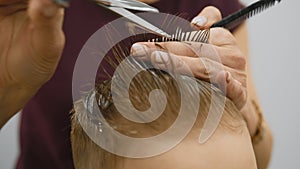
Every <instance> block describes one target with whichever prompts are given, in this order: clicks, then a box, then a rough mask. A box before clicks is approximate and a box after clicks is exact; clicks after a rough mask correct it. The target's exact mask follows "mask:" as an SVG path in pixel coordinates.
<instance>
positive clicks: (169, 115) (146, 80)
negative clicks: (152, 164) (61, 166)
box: [71, 60, 245, 169]
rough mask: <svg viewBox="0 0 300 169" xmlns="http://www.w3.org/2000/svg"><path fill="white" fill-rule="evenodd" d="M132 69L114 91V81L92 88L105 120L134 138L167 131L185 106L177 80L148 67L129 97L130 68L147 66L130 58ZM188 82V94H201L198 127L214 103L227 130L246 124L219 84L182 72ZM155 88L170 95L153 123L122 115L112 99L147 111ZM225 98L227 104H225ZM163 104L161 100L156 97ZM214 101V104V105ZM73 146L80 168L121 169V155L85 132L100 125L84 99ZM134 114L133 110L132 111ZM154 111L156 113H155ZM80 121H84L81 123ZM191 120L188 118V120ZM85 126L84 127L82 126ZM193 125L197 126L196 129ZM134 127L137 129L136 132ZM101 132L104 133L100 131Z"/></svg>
mask: <svg viewBox="0 0 300 169" xmlns="http://www.w3.org/2000/svg"><path fill="white" fill-rule="evenodd" d="M128 65H129V68H128V67H126V68H123V70H122V71H121V73H119V74H118V75H115V77H117V78H119V79H118V81H119V82H120V83H119V85H117V86H116V87H115V88H114V89H115V90H114V91H111V83H112V80H108V81H105V82H102V83H101V84H99V85H97V87H96V90H95V91H92V92H94V93H95V98H96V100H97V101H96V102H97V103H98V105H97V106H98V107H99V109H100V110H101V112H102V114H103V116H104V118H105V120H106V121H107V122H108V123H109V124H110V125H111V126H114V128H115V129H116V130H117V131H118V132H120V133H122V134H124V135H127V136H130V137H137V138H139V137H142V138H144V137H149V136H153V135H157V134H159V133H161V132H163V131H165V130H166V129H167V128H168V127H170V126H171V125H172V123H173V122H174V121H175V120H176V117H177V115H178V110H179V108H180V106H181V100H180V92H181V91H180V90H179V87H178V84H177V83H176V80H175V79H174V78H173V76H171V75H170V74H169V73H167V72H165V71H162V70H157V69H153V68H151V69H147V70H146V69H144V70H143V71H141V72H140V73H138V74H137V75H136V76H135V77H134V78H133V79H132V81H131V83H130V87H129V90H128V91H127V92H128V93H129V97H130V98H126V97H125V96H126V94H125V93H124V90H123V89H124V85H122V83H123V82H124V81H125V80H124V78H126V72H128V69H137V68H145V64H144V63H140V62H137V61H135V60H130V61H129V62H128ZM179 76H180V77H181V79H182V80H183V82H184V85H185V87H187V89H188V91H187V92H188V95H190V96H191V98H190V99H193V98H192V96H193V95H194V94H195V93H197V94H199V96H200V103H198V104H199V111H198V117H197V120H196V123H195V124H194V128H195V127H197V128H201V127H202V126H203V123H204V121H205V119H206V117H207V115H208V112H209V108H210V106H214V107H215V108H216V109H215V110H219V111H223V116H222V119H221V122H220V125H219V127H221V128H223V129H225V130H226V131H233V132H236V131H238V130H239V128H241V127H242V126H245V123H244V121H243V118H242V115H241V113H240V112H239V111H238V110H237V108H236V107H235V105H234V104H233V103H232V102H231V101H230V100H229V99H227V98H226V97H225V96H224V94H223V93H222V92H221V91H220V90H219V89H218V88H216V87H214V86H213V85H211V84H210V83H208V82H205V81H201V80H198V79H194V78H193V77H187V76H183V75H179ZM190 81H196V82H197V83H196V85H192V83H190ZM154 89H161V90H162V91H163V92H164V93H165V95H166V98H167V104H166V107H165V109H164V112H163V113H162V115H161V116H160V117H159V118H157V119H156V120H154V121H152V122H147V123H135V122H132V121H129V120H127V119H126V118H124V117H123V116H122V115H120V112H119V110H120V109H117V108H116V106H115V104H114V102H113V101H112V99H111V95H112V92H113V94H114V95H115V96H116V97H117V98H118V99H119V100H123V99H130V101H131V103H132V105H133V106H134V107H135V108H136V109H137V110H140V111H145V110H147V109H149V107H150V106H151V105H150V103H149V100H148V98H149V93H150V92H151V91H152V90H154ZM212 95H216V96H217V97H216V100H214V101H213V102H212V101H211V96H212ZM224 99H225V106H224V107H223V106H222V105H223V104H221V102H222V101H224ZM156 102H157V103H155V104H159V103H160V100H156ZM211 104H212V105H211ZM189 106H190V108H193V107H195V106H196V105H193V104H192V102H191V104H190V105H189ZM121 110H122V111H126V110H128V105H127V104H122V106H121ZM72 113H73V118H72V132H71V140H72V149H73V159H74V165H75V168H76V169H94V168H97V169H117V168H119V167H120V166H121V165H122V163H121V162H122V159H123V158H124V157H120V156H118V155H115V154H112V153H110V152H107V151H106V150H104V149H102V148H101V147H99V146H98V145H97V144H95V143H94V142H93V141H92V139H90V138H89V136H88V135H87V134H86V132H85V131H84V129H83V127H87V128H92V129H93V130H94V132H95V133H97V132H98V133H99V128H97V127H95V125H97V123H94V122H93V121H91V120H90V118H89V113H90V112H88V111H86V107H85V106H84V104H83V103H82V102H78V103H77V104H75V110H74V111H73V112H72ZM128 113H130V112H128ZM153 113H154V112H153ZM79 121H81V122H83V123H80V122H79ZM187 123H188V121H187ZM82 125H84V126H82ZM194 128H193V129H194ZM133 130H134V132H133ZM100 135H101V133H100ZM107 144H113V140H109V138H108V141H107Z"/></svg>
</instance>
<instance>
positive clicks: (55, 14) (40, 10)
mask: <svg viewBox="0 0 300 169" xmlns="http://www.w3.org/2000/svg"><path fill="white" fill-rule="evenodd" d="M28 15H29V18H30V21H31V23H32V25H34V26H35V27H39V28H44V29H45V28H47V27H49V29H52V28H53V27H57V25H61V21H62V17H63V8H61V7H60V6H58V5H57V4H56V3H54V2H53V1H52V0H30V2H29V8H28Z"/></svg>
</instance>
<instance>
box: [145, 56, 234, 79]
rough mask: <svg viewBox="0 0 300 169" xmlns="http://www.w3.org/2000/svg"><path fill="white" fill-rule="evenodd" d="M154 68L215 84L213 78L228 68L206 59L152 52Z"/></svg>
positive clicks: (151, 58)
mask: <svg viewBox="0 0 300 169" xmlns="http://www.w3.org/2000/svg"><path fill="white" fill-rule="evenodd" d="M150 60H151V63H152V64H153V65H154V67H156V68H159V69H163V70H169V71H176V72H177V73H179V74H184V75H188V76H194V77H196V78H199V79H202V80H206V81H208V82H212V83H214V82H215V77H214V76H216V75H217V73H218V72H220V71H223V70H224V69H225V70H227V71H229V70H228V68H226V67H224V66H223V65H222V64H220V63H218V62H215V61H213V60H210V59H207V58H192V57H188V56H182V55H181V56H179V55H176V54H174V53H170V52H165V51H154V52H153V53H152V54H151V57H150Z"/></svg>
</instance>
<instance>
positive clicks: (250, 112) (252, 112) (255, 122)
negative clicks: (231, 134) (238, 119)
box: [241, 98, 260, 137]
mask: <svg viewBox="0 0 300 169" xmlns="http://www.w3.org/2000/svg"><path fill="white" fill-rule="evenodd" d="M253 102H254V101H252V100H251V99H250V98H249V99H247V101H246V104H245V105H244V107H243V108H242V109H241V112H242V114H243V117H244V119H245V121H246V123H247V128H248V130H249V133H250V136H251V137H253V136H254V135H255V134H256V133H257V130H258V128H259V125H260V124H259V123H260V117H259V114H258V113H257V112H256V111H257V110H256V109H257V108H256V107H254V105H253Z"/></svg>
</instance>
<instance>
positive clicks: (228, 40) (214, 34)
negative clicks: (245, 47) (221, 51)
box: [210, 28, 237, 45]
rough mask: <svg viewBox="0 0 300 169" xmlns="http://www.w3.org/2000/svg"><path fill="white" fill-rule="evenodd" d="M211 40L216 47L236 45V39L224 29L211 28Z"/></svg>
mask: <svg viewBox="0 0 300 169" xmlns="http://www.w3.org/2000/svg"><path fill="white" fill-rule="evenodd" d="M210 38H211V40H212V43H213V44H216V45H236V44H237V42H236V39H235V37H234V36H233V35H232V33H231V32H230V31H229V30H227V29H224V28H212V29H211V37H210Z"/></svg>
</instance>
